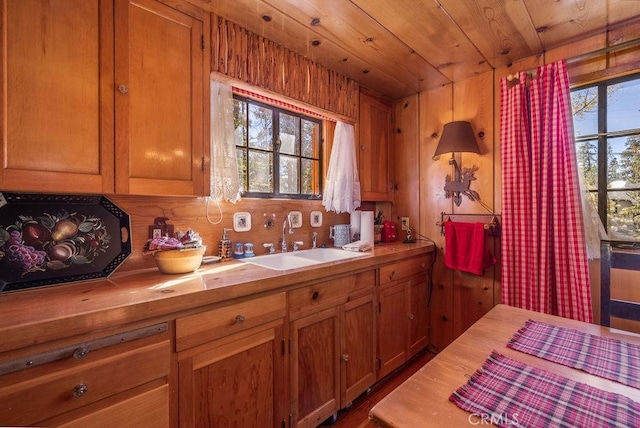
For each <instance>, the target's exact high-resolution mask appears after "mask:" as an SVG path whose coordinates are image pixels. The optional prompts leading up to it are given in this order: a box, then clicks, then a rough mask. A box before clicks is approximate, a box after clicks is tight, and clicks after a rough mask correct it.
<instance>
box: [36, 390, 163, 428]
mask: <svg viewBox="0 0 640 428" xmlns="http://www.w3.org/2000/svg"><path fill="white" fill-rule="evenodd" d="M100 404H103V403H100ZM41 425H42V426H47V427H57V428H71V427H118V428H126V427H131V428H138V427H154V428H163V427H168V426H169V385H167V384H164V385H162V386H158V387H154V388H153V389H150V390H148V391H145V392H142V393H138V394H134V395H130V396H125V397H123V396H121V395H119V396H117V397H113V399H109V402H108V403H104V405H103V406H101V407H100V408H99V409H97V410H94V409H91V410H89V411H84V409H80V410H78V411H76V412H71V413H66V414H64V415H62V416H59V417H57V418H54V419H49V420H47V421H44V422H43V423H42V424H41Z"/></svg>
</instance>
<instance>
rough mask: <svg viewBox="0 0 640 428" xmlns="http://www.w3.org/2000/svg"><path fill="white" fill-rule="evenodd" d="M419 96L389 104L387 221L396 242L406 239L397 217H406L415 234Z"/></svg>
mask: <svg viewBox="0 0 640 428" xmlns="http://www.w3.org/2000/svg"><path fill="white" fill-rule="evenodd" d="M419 102H420V98H419V96H418V95H417V94H416V95H412V96H410V97H406V98H403V99H401V100H397V101H396V102H395V103H394V105H393V129H392V134H393V136H392V138H391V141H392V144H391V151H392V152H393V153H394V157H395V160H394V171H395V173H394V174H391V177H394V178H392V183H393V207H392V213H391V220H392V221H394V222H395V223H396V226H397V230H398V240H404V239H405V238H406V232H405V231H403V230H402V227H401V217H409V226H410V227H411V228H412V229H414V230H416V231H419V225H418V223H419V222H418V220H419V215H420V186H419V183H420V158H419V156H418V154H419V151H420V140H419V129H418V120H419V118H418V114H419V110H420V109H419Z"/></svg>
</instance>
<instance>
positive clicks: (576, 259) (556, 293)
mask: <svg viewBox="0 0 640 428" xmlns="http://www.w3.org/2000/svg"><path fill="white" fill-rule="evenodd" d="M500 135H501V143H500V145H501V156H502V192H503V212H502V222H503V233H502V264H503V265H502V302H503V303H505V304H508V305H511V306H516V307H520V308H525V309H531V310H534V311H538V312H544V313H549V314H553V315H560V316H563V317H566V318H572V319H576V320H580V321H587V322H592V318H593V314H592V310H591V288H590V283H589V270H588V264H587V256H586V249H585V243H584V226H583V220H582V211H581V205H580V189H579V183H578V167H577V163H576V155H575V143H574V138H573V121H572V117H571V98H570V94H569V77H568V75H567V71H566V65H565V62H564V61H559V62H556V63H553V64H548V65H544V66H541V67H538V69H537V77H535V78H531V79H528V77H527V75H526V73H520V76H519V79H518V81H517V82H516V83H515V85H514V84H512V83H510V82H508V81H507V79H506V78H504V79H502V80H501V82H500Z"/></svg>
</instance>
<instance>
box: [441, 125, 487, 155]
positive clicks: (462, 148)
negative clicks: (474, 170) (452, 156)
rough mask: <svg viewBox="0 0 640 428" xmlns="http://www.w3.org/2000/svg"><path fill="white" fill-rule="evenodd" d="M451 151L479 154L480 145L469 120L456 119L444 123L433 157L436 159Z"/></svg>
mask: <svg viewBox="0 0 640 428" xmlns="http://www.w3.org/2000/svg"><path fill="white" fill-rule="evenodd" d="M452 152H471V153H478V154H480V147H478V142H477V141H476V136H475V135H474V134H473V129H471V124H470V123H469V122H465V121H456V122H449V123H447V124H446V125H444V129H443V130H442V136H441V137H440V142H438V147H436V152H435V153H434V154H433V159H438V158H439V157H440V155H442V154H445V153H452Z"/></svg>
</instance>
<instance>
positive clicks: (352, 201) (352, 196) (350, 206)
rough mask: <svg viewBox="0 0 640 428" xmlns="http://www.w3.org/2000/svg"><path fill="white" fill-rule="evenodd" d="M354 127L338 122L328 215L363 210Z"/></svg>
mask: <svg viewBox="0 0 640 428" xmlns="http://www.w3.org/2000/svg"><path fill="white" fill-rule="evenodd" d="M354 135H355V133H354V128H353V125H350V124H348V123H343V122H340V121H339V122H338V123H337V124H336V130H335V133H334V137H333V147H332V149H331V156H330V158H329V168H328V170H327V180H326V185H325V188H324V191H323V196H322V205H323V206H324V207H325V209H326V210H327V211H335V212H336V213H338V214H340V213H343V212H347V213H351V212H354V211H355V210H356V208H358V207H359V206H360V202H361V201H360V178H359V177H358V165H357V163H356V143H355V137H354Z"/></svg>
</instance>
